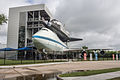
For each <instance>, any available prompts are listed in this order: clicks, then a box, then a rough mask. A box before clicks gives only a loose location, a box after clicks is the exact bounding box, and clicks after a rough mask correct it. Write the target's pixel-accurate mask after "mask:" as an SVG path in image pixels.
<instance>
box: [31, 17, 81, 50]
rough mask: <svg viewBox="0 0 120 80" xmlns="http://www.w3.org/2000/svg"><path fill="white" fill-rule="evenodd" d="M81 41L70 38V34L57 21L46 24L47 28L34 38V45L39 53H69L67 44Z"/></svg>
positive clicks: (42, 29)
mask: <svg viewBox="0 0 120 80" xmlns="http://www.w3.org/2000/svg"><path fill="white" fill-rule="evenodd" d="M79 40H82V39H79V38H72V37H70V35H69V32H68V31H66V30H65V28H64V26H63V25H62V23H61V22H59V21H58V20H56V19H53V20H51V21H49V22H48V23H46V26H45V27H43V28H41V30H39V31H38V32H37V33H35V34H34V35H33V36H32V41H33V44H34V46H35V47H36V48H37V49H38V50H39V51H41V50H43V49H45V50H46V51H68V50H69V47H68V46H67V42H71V41H79Z"/></svg>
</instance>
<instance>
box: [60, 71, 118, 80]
mask: <svg viewBox="0 0 120 80" xmlns="http://www.w3.org/2000/svg"><path fill="white" fill-rule="evenodd" d="M115 77H120V71H117V72H111V73H104V74H97V75H91V76H81V77H63V78H62V79H63V80H106V79H111V78H115Z"/></svg>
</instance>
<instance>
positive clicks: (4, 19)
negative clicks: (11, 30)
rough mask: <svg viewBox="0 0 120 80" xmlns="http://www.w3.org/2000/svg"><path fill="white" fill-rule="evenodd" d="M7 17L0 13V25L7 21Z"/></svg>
mask: <svg viewBox="0 0 120 80" xmlns="http://www.w3.org/2000/svg"><path fill="white" fill-rule="evenodd" d="M7 20H8V19H7V18H6V16H5V15H4V14H0V25H2V24H3V23H7Z"/></svg>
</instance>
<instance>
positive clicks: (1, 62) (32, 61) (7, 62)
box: [0, 59, 66, 66]
mask: <svg viewBox="0 0 120 80" xmlns="http://www.w3.org/2000/svg"><path fill="white" fill-rule="evenodd" d="M51 62H66V61H65V60H54V61H53V60H35V61H34V60H22V61H21V60H5V64H4V60H3V59H0V66H3V65H19V64H34V63H35V64H38V63H51Z"/></svg>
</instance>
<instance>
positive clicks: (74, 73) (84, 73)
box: [60, 68, 120, 77]
mask: <svg viewBox="0 0 120 80" xmlns="http://www.w3.org/2000/svg"><path fill="white" fill-rule="evenodd" d="M115 71H120V68H111V69H102V70H90V71H81V72H72V73H66V74H61V75H60V77H76V76H89V75H95V74H102V73H109V72H115Z"/></svg>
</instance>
